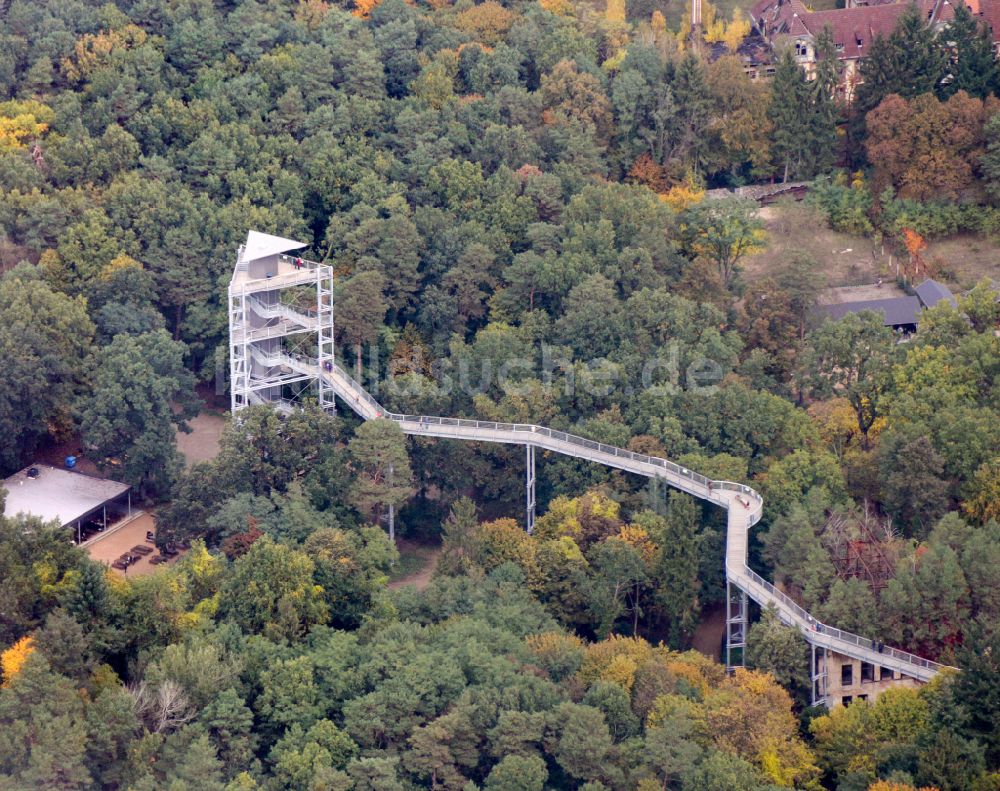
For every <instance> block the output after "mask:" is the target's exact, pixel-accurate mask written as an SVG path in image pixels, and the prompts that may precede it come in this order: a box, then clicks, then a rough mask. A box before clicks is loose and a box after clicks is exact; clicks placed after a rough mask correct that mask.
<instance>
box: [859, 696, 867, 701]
mask: <svg viewBox="0 0 1000 791" xmlns="http://www.w3.org/2000/svg"><path fill="white" fill-rule="evenodd" d="M858 700H865V701H867V700H868V696H867V695H858Z"/></svg>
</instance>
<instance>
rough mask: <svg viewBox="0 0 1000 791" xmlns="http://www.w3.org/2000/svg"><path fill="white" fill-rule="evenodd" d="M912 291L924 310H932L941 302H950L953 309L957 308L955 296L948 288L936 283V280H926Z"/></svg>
mask: <svg viewBox="0 0 1000 791" xmlns="http://www.w3.org/2000/svg"><path fill="white" fill-rule="evenodd" d="M913 290H914V291H916V292H917V298H918V299H919V300H920V304H921V305H923V306H924V307H925V308H933V307H934V306H935V305H936V304H938V302H941V301H943V300H947V301H948V302H950V303H951V304H952V306H953V307H958V300H957V299H955V295H954V294H952V293H951V291H950V290H949V289H948V286H946V285H944V284H943V283H938V282H937V281H936V280H931V279H930V278H928V279H927V280H925V281H924V282H923V283H921V284H920V285H919V286H917V287H916V288H914V289H913Z"/></svg>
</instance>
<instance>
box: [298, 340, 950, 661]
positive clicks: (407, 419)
mask: <svg viewBox="0 0 1000 791" xmlns="http://www.w3.org/2000/svg"><path fill="white" fill-rule="evenodd" d="M278 356H279V357H284V358H286V359H288V360H291V361H292V363H290V364H292V365H293V367H294V365H299V366H308V367H309V368H310V370H312V371H314V372H315V373H316V374H317V375H319V376H323V377H324V378H325V379H326V380H327V381H328V382H329V384H330V386H331V388H332V389H333V390H334V392H335V393H336V394H337V395H339V396H340V397H341V398H342V399H343V400H344V402H345V403H346V404H348V406H350V407H351V408H352V409H353V410H354V411H355V412H357V413H358V415H359V416H360V417H362V418H364V419H365V420H369V419H372V418H379V417H381V418H386V419H388V420H394V421H396V422H397V423H399V424H400V426H401V428H403V430H404V431H405V432H406V433H409V434H417V435H419V434H421V433H422V432H431V434H430V435H431V436H433V435H434V432H433V428H434V427H439V428H443V429H446V430H449V431H453V432H454V431H455V430H457V433H458V434H460V435H464V438H465V439H471V440H480V441H496V442H509V443H512V444H524V445H536V446H540V447H547V448H550V449H552V450H555V451H556V452H559V453H563V454H565V455H568V456H575V457H577V458H583V459H588V460H592V461H597V462H599V463H604V464H610V465H611V466H620V465H619V464H618V463H616V461H614V460H625V461H628V462H631V464H630V465H629V466H628V467H627V468H628V469H631V470H632V471H633V472H638V473H639V474H643V475H649V476H650V477H660V478H663V479H664V480H666V481H667V483H670V484H671V485H674V486H680V485H681V484H683V486H680V488H682V489H684V490H685V491H689V492H690V493H692V494H694V495H695V496H697V497H700V498H701V499H704V500H709V501H711V502H714V503H716V504H718V505H721V506H722V507H724V508H726V509H727V511H729V514H730V517H729V526H728V530H727V535H726V577H727V579H728V580H729V581H730V582H731V583H732V584H734V585H736V586H737V587H739V588H740V589H741V590H743V591H744V592H745V593H746V594H747V595H749V596H750V597H751V598H753V599H754V600H755V601H757V602H758V603H759V604H761V605H762V606H765V607H766V606H769V605H772V604H773V605H774V606H776V607H777V608H778V611H779V613H780V614H781V615H782V616H783V620H785V621H786V622H790V623H792V624H794V625H796V626H797V627H798V628H799V631H800V632H801V633H802V636H803V637H804V638H805V639H806V640H807V641H808V642H810V643H813V644H816V645H822V646H824V647H828V648H830V649H832V650H834V651H837V652H838V653H842V654H844V655H846V656H852V657H855V658H860V659H863V660H867V661H879V660H882V661H884V660H885V659H886V658H888V659H890V660H892V661H893V662H894V663H895V664H896V665H897V666H898V667H900V668H902V669H901V672H905V673H908V674H909V675H913V676H914V677H916V678H919V679H922V680H928V679H929V678H931V677H932V676H933V675H934V674H935V673H936V672H938V671H939V670H942V669H944V668H945V666H944V665H941V664H939V663H937V662H932V661H931V660H929V659H924V658H923V657H919V656H916V655H915V654H911V653H909V652H907V651H901V650H899V649H897V648H892V647H889V646H881V645H880V644H879V643H877V642H876V641H873V640H871V639H868V638H865V637H861V636H860V635H856V634H852V633H851V632H846V631H844V630H842V629H837V628H835V627H832V626H827V625H826V624H823V623H821V622H819V621H818V620H816V619H815V618H813V617H812V615H810V614H809V612H807V611H806V610H805V608H803V607H802V606H801V605H799V604H798V603H796V602H795V601H794V600H793V599H792V598H791V597H790V596H788V595H787V594H785V593H784V592H782V591H780V590H778V589H777V588H776V587H775V586H774V585H773V584H772V583H770V582H768V581H767V580H765V579H764V578H763V577H761V576H760V575H759V574H757V573H756V572H755V571H753V570H752V569H751V568H750V567H749V566H747V565H746V545H747V537H748V532H749V528H750V527H752V526H753V525H754V524H756V522H757V521H758V520H759V519H760V515H761V512H762V510H763V498H762V497H761V496H760V494H759V493H758V492H757V491H755V490H754V489H753V488H752V487H750V486H747V485H746V484H742V483H737V482H734V481H716V480H712V479H710V478H708V477H706V476H704V475H701V474H699V473H697V472H694V471H693V470H690V469H688V468H687V467H684V466H683V465H680V464H677V463H675V462H672V461H669V460H667V459H663V458H660V457H658V456H650V455H648V454H644V453H636V452H634V451H630V450H626V449H624V448H619V447H616V446H614V445H607V444H605V443H603V442H598V441H596V440H591V439H587V438H586V437H581V436H578V435H576V434H570V433H568V432H565V431H557V430H555V429H550V428H547V427H545V426H538V425H534V424H530V423H503V422H498V421H492V420H472V419H466V418H455V417H439V416H433V415H407V414H400V413H395V412H389V411H388V410H386V409H385V408H384V407H383V406H382V405H381V404H380V403H379V402H378V401H376V400H375V398H373V397H372V396H371V394H370V393H369V392H368V391H367V390H366V389H365V388H364V387H363V386H362V385H361V384H360V383H359V382H357V381H356V380H355V379H354V378H353V377H352V376H351V375H350V374H349V373H347V371H345V370H344V369H343V368H342V367H341V366H339V365H337V364H336V363H333V364H331V367H330V368H328V369H326V370H320V369H319V366H318V363H317V362H316V361H315V360H311V359H310V358H302V357H297V358H291V357H290V356H289V355H286V354H283V353H282V354H280V355H278ZM439 435H440V434H439ZM623 468H624V467H623ZM724 492H731V493H733V497H727V496H725V495H724V494H723V493H724ZM733 500H737V501H738V502H739V503H740V504H741V505H742V506H743V507H744V508H745V509H746V518H745V519H743V518H741V515H740V512H739V511H734V510H733V508H734V504H733ZM731 556H732V557H731ZM873 655H874V656H873Z"/></svg>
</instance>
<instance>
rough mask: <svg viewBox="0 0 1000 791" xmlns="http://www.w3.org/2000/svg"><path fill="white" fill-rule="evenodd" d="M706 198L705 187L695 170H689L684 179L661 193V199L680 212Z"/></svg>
mask: <svg viewBox="0 0 1000 791" xmlns="http://www.w3.org/2000/svg"><path fill="white" fill-rule="evenodd" d="M704 198H705V188H704V187H703V186H702V185H701V181H700V180H699V179H698V177H697V176H696V175H695V174H694V172H693V171H690V170H689V171H688V172H687V173H686V174H685V176H684V181H682V182H681V183H680V184H675V185H674V186H672V187H671V188H670V189H669V190H667V191H666V192H663V193H660V200H661V201H663V202H664V203H665V204H667V206H669V207H670V208H671V209H673V210H674V211H675V212H677V213H678V214H680V213H681V212H682V211H686V210H687V209H690V208H691V207H692V206H694V205H695V204H698V203H701V202H702V200H703V199H704Z"/></svg>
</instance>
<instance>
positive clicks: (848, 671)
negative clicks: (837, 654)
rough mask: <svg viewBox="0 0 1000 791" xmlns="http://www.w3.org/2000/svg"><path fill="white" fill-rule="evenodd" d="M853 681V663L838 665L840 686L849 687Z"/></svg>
mask: <svg viewBox="0 0 1000 791" xmlns="http://www.w3.org/2000/svg"><path fill="white" fill-rule="evenodd" d="M853 683H854V665H841V666H840V686H842V687H849V686H851V684H853Z"/></svg>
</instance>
